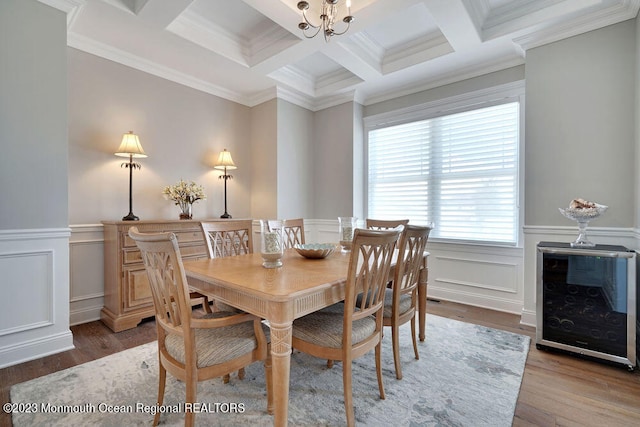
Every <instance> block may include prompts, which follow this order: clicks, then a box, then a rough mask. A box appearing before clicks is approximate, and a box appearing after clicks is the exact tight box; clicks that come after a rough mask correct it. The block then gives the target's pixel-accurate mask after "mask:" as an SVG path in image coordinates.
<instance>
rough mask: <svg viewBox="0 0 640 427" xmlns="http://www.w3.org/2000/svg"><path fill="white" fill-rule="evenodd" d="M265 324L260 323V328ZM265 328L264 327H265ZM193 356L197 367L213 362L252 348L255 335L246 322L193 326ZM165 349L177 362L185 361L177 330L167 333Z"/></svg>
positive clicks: (215, 315) (254, 344)
mask: <svg viewBox="0 0 640 427" xmlns="http://www.w3.org/2000/svg"><path fill="white" fill-rule="evenodd" d="M233 314H235V313H232V312H222V311H218V312H215V313H211V314H207V315H206V316H202V318H204V319H211V318H219V317H226V316H232V315H233ZM264 328H265V326H264V325H263V329H264ZM267 329H268V328H267ZM195 339H196V357H197V366H198V368H203V367H206V366H211V365H217V364H220V363H224V362H227V361H229V360H232V359H235V358H237V357H239V356H242V355H243V354H246V353H249V352H251V351H253V350H254V349H255V348H256V346H257V343H256V338H255V333H254V330H253V324H251V323H249V322H244V323H240V324H237V325H231V326H225V327H222V328H212V329H196V330H195ZM165 345H166V346H167V351H168V352H169V354H170V355H171V357H173V358H175V359H176V360H178V361H179V362H180V363H185V350H184V339H183V338H182V336H180V335H177V334H170V335H167V337H166V339H165Z"/></svg>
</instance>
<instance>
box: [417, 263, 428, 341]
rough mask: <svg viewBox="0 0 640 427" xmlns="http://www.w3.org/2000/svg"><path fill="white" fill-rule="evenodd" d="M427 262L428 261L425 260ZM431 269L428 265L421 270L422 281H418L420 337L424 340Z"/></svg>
mask: <svg viewBox="0 0 640 427" xmlns="http://www.w3.org/2000/svg"><path fill="white" fill-rule="evenodd" d="M425 263H426V261H425ZM428 276H429V270H428V268H427V266H426V265H424V266H423V267H422V269H421V270H420V281H419V282H418V331H419V332H418V338H419V339H420V341H424V338H425V329H426V322H425V320H426V316H427V278H428Z"/></svg>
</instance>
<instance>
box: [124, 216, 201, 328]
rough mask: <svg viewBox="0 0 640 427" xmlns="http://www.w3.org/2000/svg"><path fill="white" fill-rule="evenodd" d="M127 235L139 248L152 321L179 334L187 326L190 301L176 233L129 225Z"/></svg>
mask: <svg viewBox="0 0 640 427" xmlns="http://www.w3.org/2000/svg"><path fill="white" fill-rule="evenodd" d="M129 237H131V239H133V241H135V242H136V245H137V246H138V249H140V254H141V256H142V262H143V263H144V266H145V269H146V270H147V277H148V279H149V286H150V288H151V295H152V297H153V306H154V307H155V311H156V323H157V324H158V326H161V327H162V329H164V330H165V331H167V332H175V333H178V334H182V333H183V330H186V329H187V328H190V327H191V303H190V299H189V287H188V284H187V277H186V275H185V272H184V266H183V265H182V258H181V256H180V248H179V247H178V239H177V237H176V235H175V234H173V233H152V234H147V233H144V234H143V233H140V232H138V228H137V227H131V228H129ZM183 328H185V329H183ZM158 330H159V331H160V328H158Z"/></svg>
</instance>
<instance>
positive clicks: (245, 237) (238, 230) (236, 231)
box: [200, 219, 253, 383]
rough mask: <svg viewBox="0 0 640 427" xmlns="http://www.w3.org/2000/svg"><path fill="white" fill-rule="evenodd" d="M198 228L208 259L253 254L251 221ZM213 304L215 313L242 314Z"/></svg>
mask: <svg viewBox="0 0 640 427" xmlns="http://www.w3.org/2000/svg"><path fill="white" fill-rule="evenodd" d="M200 227H201V228H202V233H203V234H204V239H205V241H206V243H207V253H208V254H209V258H220V257H226V256H234V255H244V254H250V253H253V220H250V219H240V220H233V221H228V220H225V221H209V222H207V221H202V222H200ZM213 304H214V307H215V309H216V311H227V312H237V313H241V312H242V311H241V310H239V309H237V308H235V307H232V306H230V305H228V304H225V303H223V302H220V301H214V303H213ZM244 375H245V371H244V368H241V369H239V370H238V378H239V379H243V378H244ZM224 382H225V383H228V382H229V375H225V377H224Z"/></svg>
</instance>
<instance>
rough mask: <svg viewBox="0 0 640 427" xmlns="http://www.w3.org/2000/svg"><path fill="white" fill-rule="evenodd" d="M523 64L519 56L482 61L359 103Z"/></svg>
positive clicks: (391, 97) (371, 101) (385, 99)
mask: <svg viewBox="0 0 640 427" xmlns="http://www.w3.org/2000/svg"><path fill="white" fill-rule="evenodd" d="M523 64H524V58H521V57H519V58H507V59H503V60H498V61H494V62H490V63H483V64H480V65H478V66H476V67H465V68H464V70H463V71H461V72H459V73H451V72H447V73H446V76H445V77H442V78H433V79H431V80H429V81H428V82H426V83H425V82H421V83H420V84H415V85H407V86H404V87H402V88H398V89H394V90H392V91H389V92H386V93H381V94H376V95H373V96H369V97H365V98H364V99H363V100H362V102H361V104H362V105H365V106H367V105H372V104H377V103H379V102H383V101H388V100H390V99H395V98H400V97H402V96H407V95H413V94H415V93H419V92H422V91H425V90H429V89H433V88H436V87H439V86H445V85H448V84H452V83H456V82H460V81H463V80H467V79H471V78H474V77H478V76H482V75H484V74H489V73H493V72H496V71H501V70H506V69H507V68H512V67H517V66H519V65H523Z"/></svg>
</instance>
